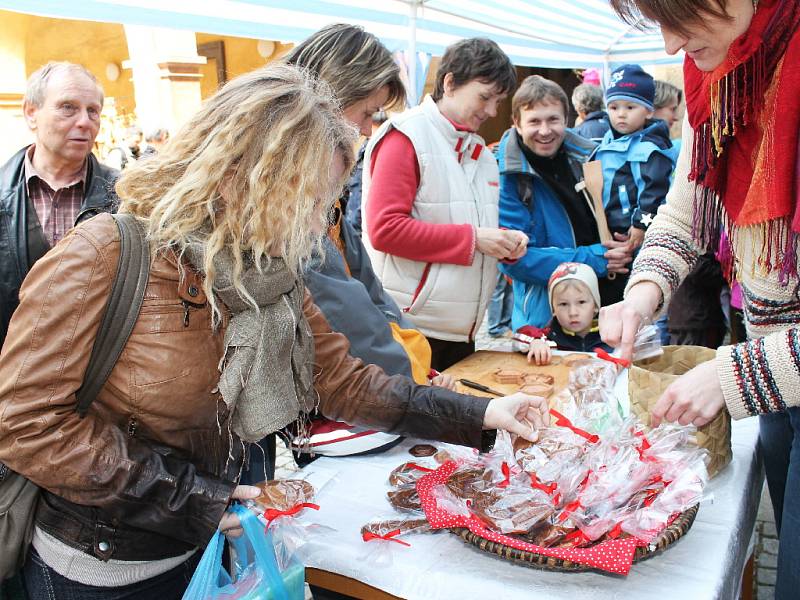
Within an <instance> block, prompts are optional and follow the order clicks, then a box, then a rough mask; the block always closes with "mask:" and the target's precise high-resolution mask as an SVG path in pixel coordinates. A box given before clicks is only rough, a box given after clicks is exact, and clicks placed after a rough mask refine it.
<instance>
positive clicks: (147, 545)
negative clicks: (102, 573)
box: [0, 215, 488, 560]
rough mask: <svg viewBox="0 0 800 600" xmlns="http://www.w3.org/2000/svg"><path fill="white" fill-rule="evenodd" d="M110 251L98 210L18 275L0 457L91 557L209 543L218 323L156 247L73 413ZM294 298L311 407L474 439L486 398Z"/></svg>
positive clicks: (55, 530)
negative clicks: (350, 334)
mask: <svg viewBox="0 0 800 600" xmlns="http://www.w3.org/2000/svg"><path fill="white" fill-rule="evenodd" d="M118 258H119V238H118V233H117V227H116V225H115V223H114V222H113V219H112V217H111V216H110V215H100V216H98V217H95V218H94V219H91V220H90V221H88V222H87V223H84V224H83V225H81V226H79V227H77V228H76V229H74V230H73V231H72V232H71V233H70V234H69V235H67V236H66V237H65V238H64V240H62V242H60V243H59V244H58V245H57V246H56V247H55V248H54V249H53V250H52V251H51V252H49V253H48V254H47V255H46V256H45V257H44V258H42V259H41V260H40V261H39V262H38V263H36V265H35V266H34V268H33V269H32V270H31V272H30V274H29V275H28V277H27V278H26V280H25V283H24V285H23V287H22V290H21V293H20V298H21V301H20V306H19V308H18V309H17V311H16V312H15V314H14V317H13V319H12V322H11V326H10V328H9V333H8V337H7V339H6V342H5V345H4V346H3V349H2V354H0V462H3V463H6V464H7V465H8V466H9V467H10V468H11V469H13V470H15V471H17V472H19V473H21V474H23V475H25V476H26V477H28V478H29V479H31V480H32V481H33V482H35V483H36V484H37V485H39V486H41V487H42V488H44V490H46V492H47V493H45V494H44V497H43V501H42V502H41V503H40V507H39V511H38V513H37V524H38V525H39V526H40V527H42V528H44V529H45V530H46V531H48V532H49V533H51V534H52V535H54V536H56V537H57V538H59V539H61V540H62V541H64V542H66V543H68V544H70V545H72V546H74V547H76V548H80V549H82V550H84V551H86V552H88V553H92V554H94V555H96V556H98V557H99V558H102V559H104V560H107V559H109V558H112V557H113V558H117V559H121V560H148V559H155V558H163V557H165V556H175V555H178V554H180V553H182V552H185V551H186V550H187V549H188V548H191V547H193V546H203V545H205V544H206V543H207V541H208V540H209V539H210V537H211V535H212V533H213V532H214V530H215V529H216V527H217V524H218V523H219V520H220V518H221V517H222V513H223V511H224V510H225V508H226V505H227V503H228V500H229V498H230V495H231V492H232V490H233V488H234V486H235V481H236V480H237V479H238V473H239V468H240V466H241V461H242V454H243V452H242V444H241V443H240V442H239V441H238V440H236V439H233V438H232V437H231V436H230V435H229V430H228V427H227V422H228V414H227V410H226V408H225V405H224V403H223V402H222V400H221V397H220V395H219V393H218V392H217V389H216V384H217V380H218V377H219V371H218V363H219V360H220V357H221V355H222V348H223V345H222V338H223V335H222V331H221V330H218V331H213V330H212V328H211V311H210V308H209V306H208V303H207V302H206V298H205V296H204V294H203V291H202V288H201V285H200V284H201V279H200V277H199V276H198V275H197V274H193V273H191V271H189V272H188V274H187V276H186V277H185V278H184V279H183V280H181V279H180V277H179V271H178V268H177V263H176V262H175V259H174V257H173V256H169V255H165V256H159V257H157V258H156V260H155V261H154V263H153V265H152V267H151V270H150V279H149V281H148V284H147V290H146V293H145V298H144V304H143V306H142V310H141V313H140V315H139V319H138V321H137V323H136V326H135V328H134V330H133V333H132V335H131V337H130V340H129V341H128V343H127V345H126V346H125V349H124V350H123V353H122V356H121V357H120V360H119V361H118V363H117V365H116V366H115V368H114V369H113V371H112V373H111V376H110V377H109V379H108V382H107V383H106V385H105V387H104V388H103V389H102V391H101V392H100V394H99V395H98V397H97V399H96V400H95V402H94V403H93V404H92V406H91V408H90V409H89V412H88V414H87V415H86V416H85V417H84V418H81V417H80V416H79V415H78V414H77V412H76V411H75V392H76V390H77V389H78V388H79V387H80V385H81V383H82V379H83V373H84V371H85V369H86V366H87V364H88V361H89V355H90V353H91V350H92V344H93V342H94V339H95V334H96V331H97V328H98V326H99V323H100V319H101V317H102V315H103V311H104V309H105V304H106V300H107V297H108V295H109V293H110V289H111V283H112V281H113V278H114V274H115V271H116V265H117V262H118ZM304 311H305V315H306V317H307V319H308V321H309V324H310V326H311V329H312V332H313V335H314V341H315V348H316V365H315V387H316V389H317V391H318V393H319V395H320V408H321V410H322V412H323V414H325V415H326V416H327V417H329V418H332V419H336V420H339V421H345V422H348V423H353V424H358V425H363V426H367V427H372V428H376V429H381V430H385V431H391V432H396V433H402V434H412V435H416V436H419V437H424V438H430V439H439V440H442V441H448V442H453V443H458V444H464V445H470V446H474V447H480V445H481V442H482V440H483V439H484V438H483V437H482V435H481V433H482V432H481V425H482V422H483V415H484V412H485V410H486V405H487V403H488V401H487V399H485V398H477V397H472V396H463V395H461V394H456V393H454V392H449V391H447V390H444V389H442V388H435V387H429V386H418V385H416V384H414V383H413V381H411V380H410V379H407V378H404V377H402V376H395V377H389V376H387V375H386V374H384V373H383V371H381V370H380V369H379V368H378V367H375V366H365V365H364V364H363V363H361V361H359V360H357V359H355V358H352V357H351V356H350V355H349V354H348V353H347V351H348V347H349V346H348V343H347V340H346V339H345V338H344V337H343V336H342V335H340V334H337V333H334V332H332V331H331V330H330V328H329V327H328V325H327V322H326V321H325V319H324V318H323V317H322V315H321V313H320V312H319V310H318V309H317V308H316V306H315V305H314V304H313V302H312V300H311V298H310V296H308V295H306V298H305V303H304ZM101 541H104V542H106V544H100V542H101Z"/></svg>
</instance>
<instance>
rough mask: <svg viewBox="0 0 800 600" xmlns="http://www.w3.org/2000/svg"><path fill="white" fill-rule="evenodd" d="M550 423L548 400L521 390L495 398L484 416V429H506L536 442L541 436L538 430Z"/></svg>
mask: <svg viewBox="0 0 800 600" xmlns="http://www.w3.org/2000/svg"><path fill="white" fill-rule="evenodd" d="M549 423H550V413H549V407H548V405H547V400H546V399H545V398H541V397H539V396H530V395H528V394H523V393H520V392H517V393H516V394H511V395H510V396H504V397H502V398H494V399H493V400H491V401H490V402H489V406H487V407H486V414H484V416H483V428H484V429H505V430H506V431H508V432H509V433H514V434H516V435H518V436H520V437H523V438H525V439H526V440H528V441H529V442H535V441H536V440H537V439H538V438H539V434H538V430H539V429H540V428H541V427H547V425H549Z"/></svg>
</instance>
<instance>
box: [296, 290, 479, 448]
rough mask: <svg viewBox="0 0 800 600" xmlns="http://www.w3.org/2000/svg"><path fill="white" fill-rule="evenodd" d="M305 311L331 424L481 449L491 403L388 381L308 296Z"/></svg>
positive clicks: (322, 406) (408, 381) (407, 381)
mask: <svg viewBox="0 0 800 600" xmlns="http://www.w3.org/2000/svg"><path fill="white" fill-rule="evenodd" d="M303 311H304V313H305V316H306V319H307V320H308V323H309V326H310V327H311V331H312V333H313V335H314V348H315V351H316V369H315V370H316V373H315V375H316V377H315V382H314V387H315V388H316V390H317V392H318V393H319V396H320V410H321V412H322V414H323V415H325V416H326V417H328V418H329V419H335V420H337V421H344V422H345V423H350V424H352V425H359V426H362V427H369V428H372V429H378V430H380V431H388V432H390V433H398V434H403V435H413V436H416V437H420V438H425V439H431V440H440V441H442V442H450V443H454V444H461V445H464V446H472V447H474V448H481V447H482V445H483V443H484V442H485V437H484V436H482V426H483V416H484V413H485V412H486V407H487V406H488V404H489V399H488V398H481V397H478V396H468V395H466V394H458V393H456V392H451V391H450V390H446V389H444V388H440V387H435V386H427V385H417V384H416V383H414V381H413V380H412V379H410V378H408V377H404V376H402V375H394V376H391V377H390V376H388V375H386V374H385V373H384V372H383V371H382V370H381V369H380V368H379V367H377V366H375V365H365V364H364V363H362V362H361V361H360V360H358V359H357V358H353V357H352V356H350V354H349V353H348V350H349V347H350V345H349V343H348V342H347V338H345V337H344V336H343V335H341V334H339V333H335V332H333V331H331V329H330V327H328V323H327V321H326V320H325V317H324V316H323V315H322V313H321V312H320V310H319V309H318V308H317V306H316V305H315V304H314V303H313V300H312V299H311V296H310V294H306V297H305V301H304V306H303Z"/></svg>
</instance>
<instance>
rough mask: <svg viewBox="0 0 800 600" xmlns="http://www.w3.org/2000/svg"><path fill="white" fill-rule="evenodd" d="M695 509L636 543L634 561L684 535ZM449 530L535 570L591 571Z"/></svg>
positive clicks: (572, 563)
mask: <svg viewBox="0 0 800 600" xmlns="http://www.w3.org/2000/svg"><path fill="white" fill-rule="evenodd" d="M697 509H698V506H697V505H695V506H693V507H692V508H690V509H688V510H686V511H684V512H683V513H681V514H680V515H679V516H678V518H677V519H675V520H674V521H673V522H672V524H671V525H669V526H667V527H666V528H665V529H664V530H663V531H662V532H661V533H660V534H658V536H657V537H656V539H655V540H653V541H652V542H651V543H650V544H649V545H648V546H639V547H638V548H636V553H635V554H634V556H633V562H635V563H636V562H640V561H642V560H645V559H647V558H650V557H651V556H655V555H656V554H659V553H661V552H663V551H664V550H666V549H667V548H668V547H669V546H670V545H672V544H674V543H675V542H676V541H677V540H678V539H679V538H681V537H683V535H684V534H685V533H686V532H687V531H689V528H690V527H691V526H692V523H694V518H695V517H696V516H697ZM450 531H451V532H453V533H455V534H456V535H458V536H459V537H460V538H461V539H463V540H464V541H465V542H467V543H469V544H472V545H473V546H477V547H478V548H480V549H481V550H483V551H484V552H489V553H491V554H496V555H497V556H499V557H501V558H505V559H506V560H511V561H514V562H520V563H523V564H525V565H527V566H529V567H534V568H536V569H544V570H547V571H571V572H575V571H592V570H594V569H592V567H589V566H587V565H582V564H580V563H576V562H572V561H570V560H565V559H563V558H555V557H553V556H544V555H542V554H537V553H536V552H529V551H528V550H519V549H517V548H512V547H510V546H506V545H505V544H501V543H498V542H493V541H491V540H487V539H486V538H483V537H481V536H479V535H477V534H475V533H472V532H471V531H470V530H469V529H465V528H460V527H459V528H455V527H454V528H453V529H451V530H450Z"/></svg>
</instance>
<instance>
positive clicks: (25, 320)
mask: <svg viewBox="0 0 800 600" xmlns="http://www.w3.org/2000/svg"><path fill="white" fill-rule="evenodd" d="M109 246H113V248H112V250H113V251H112V250H109V248H108V247H104V248H102V249H101V248H100V247H98V242H97V240H96V239H94V238H92V237H91V236H88V235H82V231H81V228H78V229H76V230H73V231H72V232H71V233H70V234H69V235H67V236H66V237H65V238H64V239H63V240H62V241H61V242H60V243H59V244H58V245H57V246H56V247H55V248H54V249H53V250H52V251H51V252H49V253H48V254H47V255H46V256H45V257H44V258H42V259H41V260H40V261H39V262H37V263H36V264H35V265H34V267H33V269H32V270H31V272H30V273H29V274H28V277H27V278H26V280H25V283H24V284H23V286H22V290H21V292H20V298H21V302H20V306H19V308H18V309H17V311H16V312H15V313H14V317H13V318H12V321H11V326H10V328H9V334H8V337H7V339H6V344H5V346H4V347H3V353H2V356H1V357H0V461H2V462H3V463H5V464H7V465H8V466H9V467H10V468H11V469H13V470H14V471H17V472H19V473H21V474H23V475H24V476H26V477H27V478H29V479H30V480H31V481H33V482H34V483H36V484H37V485H39V486H41V487H43V488H45V489H47V490H48V491H50V492H52V493H53V494H56V495H58V496H60V497H62V498H64V499H66V500H69V501H70V502H75V503H77V504H81V505H85V506H95V507H98V508H100V509H102V510H103V512H104V513H105V514H108V515H111V516H112V517H117V518H118V519H119V520H120V521H121V522H124V523H127V524H130V525H131V526H134V527H138V528H141V529H145V530H153V531H158V532H159V533H162V534H164V535H169V536H172V537H175V538H177V539H180V540H184V541H186V542H190V543H193V544H197V545H203V544H205V543H207V542H208V539H209V538H210V536H211V534H212V533H213V531H214V530H215V529H216V527H217V525H218V523H219V520H220V518H221V517H222V514H223V512H224V510H225V507H226V504H227V502H228V499H229V498H230V495H231V492H232V490H233V487H234V484H233V483H230V482H225V481H223V480H220V479H218V478H215V477H212V476H209V475H207V474H204V473H200V472H198V471H197V469H196V468H195V467H194V465H193V464H192V463H190V462H188V461H186V460H183V459H182V458H181V457H180V456H179V455H177V454H176V453H175V452H173V451H171V450H170V449H169V448H161V449H156V448H153V447H151V446H150V445H148V443H147V442H145V441H143V440H142V439H141V438H139V437H138V436H137V437H131V436H128V435H127V433H126V432H125V431H123V430H122V429H121V425H120V424H121V423H122V424H124V422H125V421H124V420H125V418H126V416H125V415H115V414H111V413H110V411H109V410H108V409H107V407H106V406H105V405H103V404H102V403H100V402H95V404H93V405H92V407H91V408H90V410H89V412H88V414H87V415H86V416H85V417H84V418H81V417H80V416H79V415H78V413H77V412H76V411H75V392H76V391H77V390H78V388H79V387H80V385H81V384H82V382H83V374H84V372H85V371H86V367H87V365H88V362H89V355H90V353H91V348H92V344H93V342H94V339H95V336H96V333H97V328H98V326H99V323H100V319H101V317H102V314H103V312H104V310H105V305H106V300H107V298H108V295H109V293H110V288H111V283H112V280H113V277H114V273H115V271H116V260H117V258H116V257H117V256H118V252H119V250H118V246H119V245H118V243H116V242H115V243H113V244H109Z"/></svg>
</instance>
